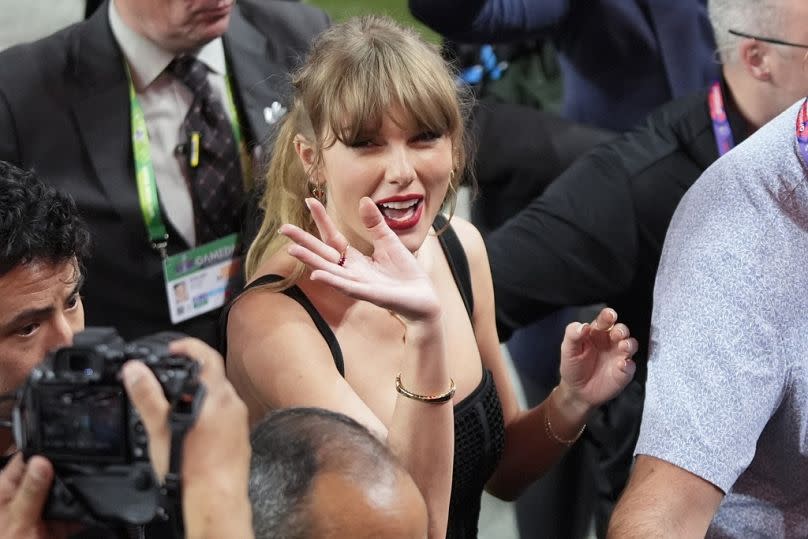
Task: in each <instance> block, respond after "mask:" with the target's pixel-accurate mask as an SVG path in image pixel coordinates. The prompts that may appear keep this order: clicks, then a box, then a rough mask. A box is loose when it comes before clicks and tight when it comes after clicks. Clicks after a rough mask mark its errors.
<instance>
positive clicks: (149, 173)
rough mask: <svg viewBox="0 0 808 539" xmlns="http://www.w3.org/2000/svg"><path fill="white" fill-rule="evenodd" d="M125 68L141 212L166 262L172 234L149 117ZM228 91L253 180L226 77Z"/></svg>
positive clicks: (245, 165)
mask: <svg viewBox="0 0 808 539" xmlns="http://www.w3.org/2000/svg"><path fill="white" fill-rule="evenodd" d="M125 68H126V78H127V82H128V83H129V105H130V111H131V120H132V152H133V157H134V160H135V181H136V182H137V194H138V200H139V201H140V212H141V214H142V215H143V221H144V223H145V224H146V231H147V232H148V234H149V241H150V242H151V245H152V247H153V248H154V249H155V250H156V251H158V252H159V253H160V256H161V257H162V258H164V259H165V258H166V248H167V246H168V232H167V230H166V227H165V224H164V223H163V217H162V215H161V213H160V198H159V195H158V192H157V178H156V176H155V173H154V164H153V163H152V158H151V147H150V146H149V132H148V130H147V128H146V117H145V115H144V114H143V109H142V108H141V107H140V102H139V101H138V99H137V94H136V93H135V85H134V84H133V83H132V76H131V74H130V73H129V66H125ZM225 88H226V89H227V106H228V109H229V112H230V119H231V126H232V128H233V136H234V137H235V140H236V144H237V145H238V148H239V155H240V158H241V166H242V171H243V173H244V176H245V177H249V174H250V166H249V165H250V161H249V157H248V155H247V150H246V146H245V143H244V137H243V135H242V132H241V125H240V124H239V121H238V113H237V112H236V104H235V101H234V99H233V91H232V89H231V87H230V78H229V77H227V76H225Z"/></svg>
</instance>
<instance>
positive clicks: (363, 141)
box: [348, 131, 443, 148]
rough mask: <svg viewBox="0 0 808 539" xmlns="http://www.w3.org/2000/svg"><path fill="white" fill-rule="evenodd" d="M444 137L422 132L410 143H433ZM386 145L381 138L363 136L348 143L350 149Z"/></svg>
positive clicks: (434, 133)
mask: <svg viewBox="0 0 808 539" xmlns="http://www.w3.org/2000/svg"><path fill="white" fill-rule="evenodd" d="M442 137H443V133H439V132H436V131H420V132H419V133H417V134H416V135H414V136H412V137H410V139H409V142H410V143H419V142H420V143H423V142H433V141H436V140H438V139H440V138H442ZM384 143H385V141H384V139H383V138H382V137H381V136H378V135H377V136H362V137H357V138H356V139H355V140H353V141H351V142H350V143H348V146H349V147H350V148H371V147H375V146H383V145H384Z"/></svg>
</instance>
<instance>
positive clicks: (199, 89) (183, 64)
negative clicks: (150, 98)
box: [167, 54, 210, 96]
mask: <svg viewBox="0 0 808 539" xmlns="http://www.w3.org/2000/svg"><path fill="white" fill-rule="evenodd" d="M167 70H168V72H169V73H171V74H172V75H174V76H175V77H177V79H179V80H180V81H181V82H182V83H183V84H185V86H187V87H188V89H189V90H191V92H192V93H193V94H194V95H196V96H204V95H206V94H207V93H208V92H209V91H210V85H209V84H208V68H207V67H205V64H203V63H202V62H200V61H199V60H197V59H196V57H194V56H191V55H189V54H183V55H180V56H177V57H176V58H174V59H173V60H171V63H170V64H168V68H167Z"/></svg>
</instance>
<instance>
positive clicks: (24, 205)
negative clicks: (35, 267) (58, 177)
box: [0, 161, 90, 276]
mask: <svg viewBox="0 0 808 539" xmlns="http://www.w3.org/2000/svg"><path fill="white" fill-rule="evenodd" d="M89 251H90V233H89V232H88V230H87V227H86V225H85V224H84V222H83V221H82V220H81V219H80V218H79V216H78V210H77V208H76V203H75V202H74V201H73V199H72V198H71V197H70V196H68V195H65V194H62V193H60V192H59V191H57V190H56V189H54V188H53V187H50V186H47V185H45V184H44V183H42V182H41V181H40V180H39V179H38V178H37V177H36V175H35V174H34V173H33V172H31V171H26V170H22V169H20V168H18V167H16V166H14V165H12V164H11V163H7V162H5V161H0V276H3V275H5V274H6V273H8V272H10V271H11V270H13V269H14V268H16V267H17V266H18V265H20V264H26V263H29V262H31V261H34V260H41V261H43V262H47V263H49V264H60V263H64V262H68V261H70V260H72V259H73V258H75V259H76V262H77V263H78V269H79V271H83V268H84V262H85V261H86V259H87V257H88V256H89Z"/></svg>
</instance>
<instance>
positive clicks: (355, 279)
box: [280, 197, 440, 321]
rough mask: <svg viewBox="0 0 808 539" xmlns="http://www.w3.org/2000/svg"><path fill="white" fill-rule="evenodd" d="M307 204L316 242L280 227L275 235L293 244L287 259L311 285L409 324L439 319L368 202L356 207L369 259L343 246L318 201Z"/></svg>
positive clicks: (430, 295) (429, 294)
mask: <svg viewBox="0 0 808 539" xmlns="http://www.w3.org/2000/svg"><path fill="white" fill-rule="evenodd" d="M306 203H307V206H308V207H309V209H310V211H311V215H312V218H313V219H314V223H315V224H316V225H317V230H318V231H319V234H320V238H321V239H320V238H316V237H315V236H313V235H312V234H309V233H308V232H306V231H304V230H302V229H300V228H298V227H296V226H293V225H288V224H287V225H283V226H282V227H281V229H280V233H281V234H283V235H285V236H286V237H288V238H289V239H290V240H292V242H293V244H292V245H291V246H290V247H289V254H291V255H292V256H294V257H295V258H297V259H298V260H300V261H301V262H303V263H304V264H306V266H308V267H309V268H310V269H311V270H312V271H311V279H312V280H315V281H322V282H324V283H326V284H328V285H330V286H332V287H334V288H335V289H337V290H339V291H340V292H342V293H343V294H345V295H347V296H350V297H352V298H355V299H360V300H364V301H368V302H370V303H373V304H374V305H377V306H379V307H383V308H385V309H389V310H391V311H393V312H395V313H398V314H400V315H401V316H402V317H404V318H405V319H407V320H409V321H430V320H435V319H436V318H438V317H439V316H440V304H439V302H438V297H437V294H436V293H435V290H434V288H433V286H432V282H431V281H430V279H429V277H428V276H427V274H426V273H425V272H424V270H423V269H422V268H421V267H420V266H419V265H418V261H417V260H416V259H415V256H414V255H413V254H412V253H411V252H410V251H408V250H407V248H406V247H405V246H404V244H403V243H402V242H401V240H400V239H399V238H398V236H397V235H396V234H395V232H393V231H392V230H390V227H388V226H387V223H386V222H385V220H384V217H383V216H382V214H381V212H380V211H379V209H378V208H377V207H376V205H375V204H374V203H373V201H372V200H371V199H370V198H368V197H364V198H362V200H360V202H359V214H360V216H361V219H362V223H363V224H364V225H365V227H366V228H367V230H368V234H369V237H370V241H371V247H372V252H371V253H370V254H368V255H366V254H363V253H362V252H361V251H359V250H358V249H355V248H354V247H352V246H351V245H349V244H348V241H347V240H346V238H345V236H344V235H343V234H342V233H341V232H340V231H339V230H338V229H337V227H336V225H334V223H333V221H332V220H331V218H330V217H329V216H328V214H327V213H326V210H325V208H324V207H323V205H322V204H321V203H320V202H319V201H317V200H315V199H311V198H310V199H307V200H306Z"/></svg>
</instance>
